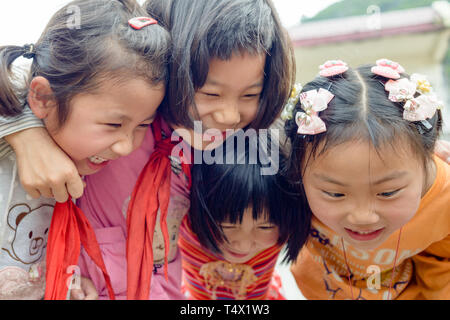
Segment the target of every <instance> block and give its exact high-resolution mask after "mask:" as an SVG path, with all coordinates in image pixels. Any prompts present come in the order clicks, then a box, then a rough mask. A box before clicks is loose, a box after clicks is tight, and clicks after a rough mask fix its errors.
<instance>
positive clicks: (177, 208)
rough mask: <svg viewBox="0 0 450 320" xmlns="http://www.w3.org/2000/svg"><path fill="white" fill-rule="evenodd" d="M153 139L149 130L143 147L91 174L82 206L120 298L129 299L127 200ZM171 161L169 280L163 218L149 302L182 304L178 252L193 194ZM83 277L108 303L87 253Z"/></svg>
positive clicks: (82, 262) (83, 259)
mask: <svg viewBox="0 0 450 320" xmlns="http://www.w3.org/2000/svg"><path fill="white" fill-rule="evenodd" d="M162 126H163V130H164V132H165V133H166V135H167V136H168V135H169V134H170V133H171V130H170V129H169V127H168V125H167V124H166V123H165V122H164V121H163V122H162ZM154 145H155V142H154V137H153V133H152V130H151V129H149V130H148V131H147V134H146V136H145V139H144V141H143V143H142V145H141V147H140V148H139V149H137V150H135V151H134V152H133V153H131V154H130V155H128V156H126V157H122V158H120V159H118V160H115V161H112V162H111V163H109V164H108V165H107V166H106V167H105V168H103V170H101V171H99V172H98V173H96V174H93V175H90V176H86V177H85V181H86V185H87V186H86V189H85V191H84V194H83V196H82V198H80V199H79V200H78V202H77V204H78V206H79V207H80V208H81V209H82V210H83V211H84V213H85V214H86V217H87V218H88V219H89V221H90V222H91V225H92V227H93V228H94V231H95V234H96V236H97V241H98V243H99V245H100V249H101V251H102V254H103V259H104V261H105V265H106V268H107V270H108V273H109V276H110V278H111V283H112V286H113V289H114V293H115V295H116V299H126V296H127V279H126V275H127V259H126V237H127V225H126V212H127V207H128V202H129V201H130V197H131V193H132V191H133V188H134V185H135V183H136V181H137V178H138V176H139V174H140V172H141V170H142V169H143V168H144V166H145V164H146V163H147V161H148V159H149V157H150V155H151V153H152V152H153V150H154ZM176 169H177V168H176V164H175V163H172V176H171V198H170V203H169V208H168V214H167V228H168V231H169V236H170V251H169V257H168V259H169V266H168V275H169V281H166V279H165V277H164V268H162V265H163V263H164V240H163V236H162V232H161V229H160V227H159V220H158V222H157V226H156V229H155V236H154V245H153V254H154V274H153V277H152V283H151V290H150V291H151V292H150V296H149V299H152V300H179V299H184V298H185V297H184V296H183V294H182V293H181V257H180V254H179V253H178V247H177V241H178V229H179V226H180V224H181V220H182V219H183V217H184V215H185V214H186V213H187V212H188V210H189V190H188V185H187V180H186V177H185V175H184V173H183V171H180V170H176ZM79 267H80V269H81V275H83V276H85V277H88V278H90V279H91V280H92V281H93V282H94V284H95V286H96V288H97V292H98V294H99V297H100V299H108V293H107V290H106V286H105V282H104V278H103V275H102V273H101V271H100V269H99V268H98V267H97V266H96V265H95V264H94V263H93V262H92V261H91V259H90V258H89V256H88V255H87V254H86V252H85V251H84V250H83V249H82V251H81V256H80V260H79Z"/></svg>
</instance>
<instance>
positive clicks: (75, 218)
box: [44, 199, 115, 300]
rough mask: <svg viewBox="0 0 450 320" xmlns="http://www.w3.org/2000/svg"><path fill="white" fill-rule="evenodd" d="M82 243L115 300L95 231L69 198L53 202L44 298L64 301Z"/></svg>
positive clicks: (111, 297)
mask: <svg viewBox="0 0 450 320" xmlns="http://www.w3.org/2000/svg"><path fill="white" fill-rule="evenodd" d="M81 244H83V247H84V249H85V250H86V252H87V253H88V255H89V256H90V257H91V259H92V260H93V261H94V263H95V264H96V265H97V266H98V267H99V268H100V269H101V271H102V273H103V276H104V277H105V281H106V287H107V288H108V293H109V297H110V299H112V300H114V299H115V297H114V291H113V289H112V286H111V281H110V279H109V275H108V272H107V271H106V267H105V263H104V262H103V258H102V253H101V251H100V247H99V245H98V242H97V239H96V237H95V233H94V230H93V229H92V227H91V225H90V224H89V221H88V219H87V218H86V217H85V215H84V213H83V212H82V211H81V209H80V208H78V207H77V206H76V205H75V204H74V203H73V202H72V200H71V199H69V200H67V202H65V203H58V202H57V203H56V205H55V208H54V210H53V217H52V222H51V225H50V232H49V235H48V241H47V273H46V287H45V297H44V299H46V300H65V299H66V296H67V290H68V289H69V284H70V281H71V279H70V278H71V276H72V273H71V272H69V270H72V266H76V265H77V263H78V258H79V256H80V249H81Z"/></svg>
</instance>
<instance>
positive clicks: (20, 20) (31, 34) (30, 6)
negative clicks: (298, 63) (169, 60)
mask: <svg viewBox="0 0 450 320" xmlns="http://www.w3.org/2000/svg"><path fill="white" fill-rule="evenodd" d="M188 1H189V0H188ZM68 2H70V0H15V1H5V0H2V1H0V30H1V32H0V46H2V45H11V44H14V45H24V44H26V43H32V42H36V41H37V40H38V38H39V36H40V34H41V32H42V31H43V30H44V28H45V26H46V24H47V22H48V20H49V19H50V17H51V16H52V15H53V13H55V12H56V11H57V10H58V9H59V8H61V7H62V6H64V5H65V4H66V3H68ZM273 2H274V4H275V7H276V8H277V11H278V13H279V15H280V18H281V21H282V23H283V25H284V26H285V27H287V28H289V27H291V26H293V25H294V24H296V23H298V22H299V21H300V18H301V17H302V16H303V15H306V16H308V17H310V16H313V15H315V14H316V13H317V12H319V11H320V10H322V9H324V8H326V7H327V6H329V5H330V4H332V3H334V2H337V0H314V1H305V0H273Z"/></svg>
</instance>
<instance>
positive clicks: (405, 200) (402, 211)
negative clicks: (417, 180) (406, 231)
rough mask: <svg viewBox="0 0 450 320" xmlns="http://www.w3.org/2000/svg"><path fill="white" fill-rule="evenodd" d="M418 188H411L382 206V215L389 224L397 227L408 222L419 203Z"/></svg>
mask: <svg viewBox="0 0 450 320" xmlns="http://www.w3.org/2000/svg"><path fill="white" fill-rule="evenodd" d="M420 200H421V198H420V190H411V191H409V192H408V193H405V194H404V195H403V197H402V198H400V199H398V200H396V201H392V202H387V203H386V205H385V206H384V207H383V209H382V210H383V216H384V218H385V219H386V220H388V221H389V224H390V225H391V226H392V227H394V228H396V229H398V228H401V227H402V226H403V225H405V224H406V223H408V222H409V221H410V220H411V219H412V218H413V217H414V215H415V214H416V212H417V209H418V208H419V205H420Z"/></svg>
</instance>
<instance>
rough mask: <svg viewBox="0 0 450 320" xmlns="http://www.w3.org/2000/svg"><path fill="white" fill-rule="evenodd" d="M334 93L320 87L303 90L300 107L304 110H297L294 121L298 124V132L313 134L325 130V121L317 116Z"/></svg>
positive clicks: (326, 105)
mask: <svg viewBox="0 0 450 320" xmlns="http://www.w3.org/2000/svg"><path fill="white" fill-rule="evenodd" d="M333 98H334V95H333V94H332V93H331V92H329V91H328V90H325V89H323V88H320V89H319V90H318V91H317V90H310V91H307V92H303V93H302V94H301V95H300V103H301V107H302V109H303V110H304V111H305V112H297V114H296V115H295V122H296V123H297V125H298V130H297V133H298V134H307V135H315V134H319V133H321V132H325V131H326V130H327V128H326V125H325V123H324V122H323V120H322V119H320V117H319V116H318V113H319V112H320V111H323V110H325V109H326V108H328V103H329V102H330V101H331V99H333Z"/></svg>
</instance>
